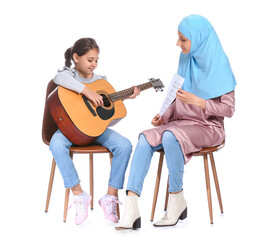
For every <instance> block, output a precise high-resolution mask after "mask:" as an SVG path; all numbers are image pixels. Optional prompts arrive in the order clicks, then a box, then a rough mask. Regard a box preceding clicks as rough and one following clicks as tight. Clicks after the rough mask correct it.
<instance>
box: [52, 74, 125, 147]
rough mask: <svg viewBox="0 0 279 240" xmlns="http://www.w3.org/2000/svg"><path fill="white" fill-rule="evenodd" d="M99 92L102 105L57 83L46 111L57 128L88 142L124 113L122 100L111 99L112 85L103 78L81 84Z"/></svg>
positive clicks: (74, 139)
mask: <svg viewBox="0 0 279 240" xmlns="http://www.w3.org/2000/svg"><path fill="white" fill-rule="evenodd" d="M84 85H85V86H86V87H87V88H89V89H90V90H92V91H94V92H96V93H98V94H100V95H101V96H103V99H107V100H104V105H103V106H101V107H97V108H96V107H95V106H94V105H93V103H92V102H91V101H90V100H88V99H87V98H86V97H85V96H84V95H82V94H78V93H76V92H74V91H71V90H69V89H67V88H64V87H62V86H59V87H58V88H56V89H55V90H54V91H53V92H52V93H51V94H50V95H49V97H48V100H47V104H48V107H49V110H50V113H51V115H52V117H53V119H54V121H55V122H56V124H57V126H58V127H59V129H60V130H61V132H62V133H63V134H64V135H65V136H66V137H67V138H68V139H69V140H70V141H71V142H72V143H74V144H76V145H80V146H83V145H88V144H90V143H91V142H93V141H94V140H95V139H96V138H97V137H98V136H100V135H101V134H102V133H103V132H104V131H105V130H106V128H107V127H108V126H109V124H110V123H111V122H112V121H114V120H117V119H121V118H124V117H125V116H126V114H127V111H126V108H125V106H124V104H123V102H122V100H118V101H115V102H112V101H111V100H110V98H109V97H108V95H109V94H111V93H115V90H114V88H113V87H112V86H111V84H110V83H109V82H107V81H106V80H104V79H99V80H97V81H95V82H93V83H89V84H84Z"/></svg>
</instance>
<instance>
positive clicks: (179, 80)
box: [159, 73, 184, 116]
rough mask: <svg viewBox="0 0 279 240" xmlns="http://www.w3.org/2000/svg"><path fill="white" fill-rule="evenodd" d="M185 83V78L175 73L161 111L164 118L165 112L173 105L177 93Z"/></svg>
mask: <svg viewBox="0 0 279 240" xmlns="http://www.w3.org/2000/svg"><path fill="white" fill-rule="evenodd" d="M183 82H184V78H183V77H181V76H180V75H178V74H177V73H175V74H174V75H173V77H172V80H171V83H170V86H169V88H168V91H167V93H166V96H165V99H164V101H163V104H162V107H161V109H160V112H159V114H160V115H161V116H162V115H163V114H164V112H165V111H166V110H167V108H168V107H169V106H170V105H171V103H172V102H173V100H174V99H175V98H176V92H177V90H178V89H179V88H181V87H182V85H183Z"/></svg>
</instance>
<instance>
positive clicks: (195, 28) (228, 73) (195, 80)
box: [177, 15, 236, 100]
mask: <svg viewBox="0 0 279 240" xmlns="http://www.w3.org/2000/svg"><path fill="white" fill-rule="evenodd" d="M178 30H179V31H180V32H181V33H182V34H183V36H185V37H186V38H188V39H190V40H191V50H190V53H189V54H184V53H182V52H181V54H180V59H179V66H178V72H177V73H178V74H179V75H180V76H182V77H183V78H185V81H184V83H183V86H182V89H183V90H185V91H187V92H190V93H193V94H195V95H197V96H198V97H200V98H203V99H205V100H206V99H211V98H215V97H219V96H221V95H223V94H225V93H228V92H230V91H232V90H234V88H235V85H236V81H235V77H234V75H233V72H232V70H231V66H230V62H229V59H228V57H227V55H226V54H225V52H224V50H223V48H222V46H221V43H220V40H219V38H218V36H217V34H216V32H215V30H214V29H213V27H212V26H211V24H210V23H209V21H208V20H207V19H206V18H204V17H202V16H199V15H190V16H188V17H185V18H184V19H182V21H181V22H180V24H179V26H178Z"/></svg>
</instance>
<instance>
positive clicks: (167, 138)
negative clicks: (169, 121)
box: [162, 131, 177, 147]
mask: <svg viewBox="0 0 279 240" xmlns="http://www.w3.org/2000/svg"><path fill="white" fill-rule="evenodd" d="M172 143H177V139H176V137H175V136H174V134H173V133H172V132H171V131H165V132H164V133H163V136H162V145H163V147H164V146H167V145H168V144H172Z"/></svg>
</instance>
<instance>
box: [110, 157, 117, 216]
mask: <svg viewBox="0 0 279 240" xmlns="http://www.w3.org/2000/svg"><path fill="white" fill-rule="evenodd" d="M112 157H113V154H112V152H110V153H109V159H110V166H111V162H112ZM117 197H118V193H117ZM116 212H117V216H118V219H120V210H119V204H118V203H117V207H116Z"/></svg>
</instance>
